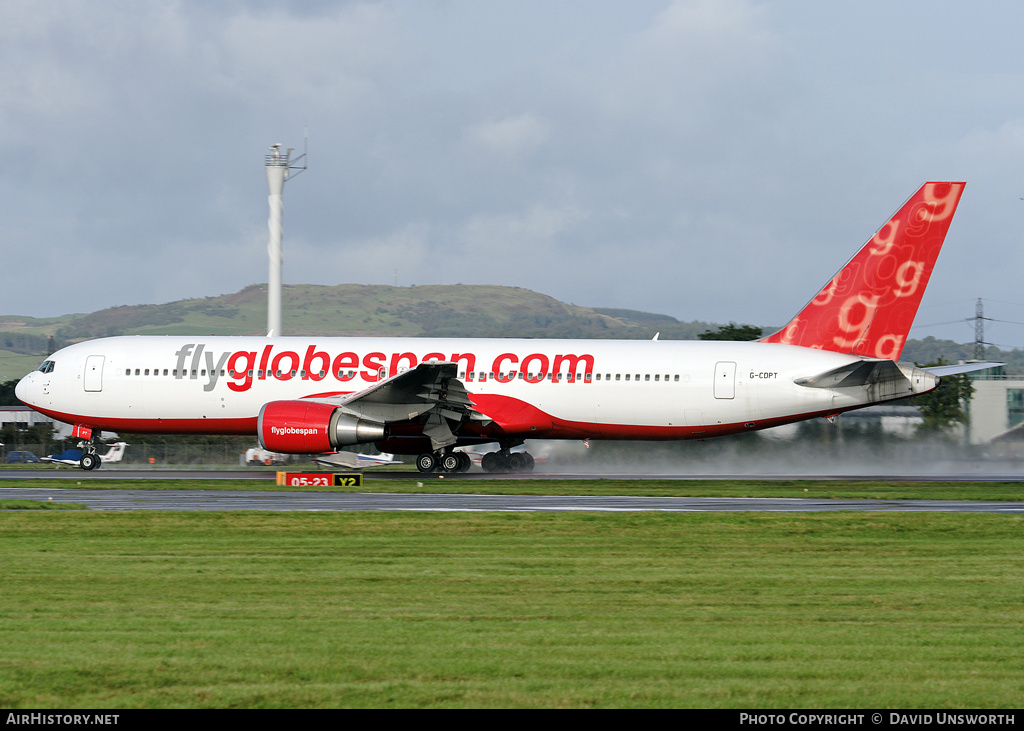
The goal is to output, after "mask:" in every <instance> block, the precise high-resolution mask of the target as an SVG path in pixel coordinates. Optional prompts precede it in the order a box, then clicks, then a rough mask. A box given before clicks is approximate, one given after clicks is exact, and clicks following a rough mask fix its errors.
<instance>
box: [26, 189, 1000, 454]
mask: <svg viewBox="0 0 1024 731" xmlns="http://www.w3.org/2000/svg"><path fill="white" fill-rule="evenodd" d="M963 189H964V184H963V183H927V184H925V185H923V186H922V187H921V188H920V189H919V190H918V191H917V192H916V193H915V194H914V195H913V196H912V197H911V198H910V199H909V200H908V201H907V202H906V203H905V204H904V205H903V206H902V207H901V208H900V209H899V211H897V212H896V214H895V215H893V217H892V218H890V219H889V220H888V221H887V222H886V223H885V225H883V226H882V227H881V228H880V229H879V230H878V232H877V233H876V234H875V235H874V236H873V237H872V238H871V239H870V240H869V241H868V242H867V243H866V244H865V245H864V246H863V247H862V248H861V249H860V251H859V252H858V253H857V254H855V255H854V257H853V258H852V259H850V261H849V262H847V264H846V265H845V266H844V267H843V268H842V269H841V270H840V271H839V273H838V274H836V275H835V276H834V277H833V278H831V279H829V280H828V282H826V284H825V285H824V286H823V287H822V288H821V290H820V291H819V292H818V293H817V294H816V295H815V296H814V298H813V299H811V301H810V302H809V303H808V304H807V305H806V306H805V307H804V308H803V309H802V310H801V311H800V312H799V313H798V314H797V315H796V317H794V318H793V319H792V320H791V321H790V322H789V323H788V324H787V325H786V326H785V327H784V328H782V329H781V330H779V331H778V332H776V333H774V334H772V335H769V336H767V337H765V338H762V339H761V340H760V341H757V342H716V341H669V340H657V339H655V340H628V341H623V340H618V341H616V340H516V339H456V338H446V339H436V338H301V337H288V338H262V337H210V338H201V337H195V336H189V337H118V338H104V339H99V340H92V341H88V342H83V343H78V344H75V345H71V346H69V347H67V348H64V349H62V350H60V351H58V352H56V353H54V354H53V355H52V356H50V357H49V358H47V360H46V361H45V362H44V363H43V364H42V365H41V366H40V367H39V369H38V370H36V371H34V372H32V373H30V374H28V375H27V376H25V377H24V378H23V379H22V380H21V381H20V382H19V383H18V386H17V389H16V394H17V396H18V398H19V399H21V401H23V402H24V403H26V404H28V405H29V406H31V407H33V408H34V409H36V410H37V411H40V412H42V413H44V414H46V415H47V416H50V417H53V418H55V419H58V420H60V421H64V422H67V423H69V424H73V425H74V427H75V429H74V434H75V435H77V436H79V437H81V438H83V439H86V440H88V439H90V438H91V436H92V433H93V432H94V431H98V430H101V429H102V430H110V431H117V432H122V433H123V432H151V433H167V434H172V433H173V434H183V433H185V434H256V435H258V436H259V440H260V444H261V445H262V446H263V447H264V448H265V449H268V450H271V451H275V452H281V453H286V454H324V453H328V452H334V451H335V450H337V449H338V448H340V447H344V446H349V445H355V444H364V443H375V444H376V445H377V448H378V449H380V450H381V451H383V452H388V453H393V454H415V455H418V456H417V458H416V464H417V467H418V468H419V469H420V470H421V471H433V470H437V469H443V470H447V471H456V470H460V469H463V468H464V467H465V464H466V458H464V457H459V456H458V455H459V454H460V452H456V451H455V448H456V447H459V446H468V445H477V444H485V443H488V442H497V444H498V449H497V450H496V451H494V452H491V453H490V454H491V455H493V456H492V457H490V458H489V459H488V464H486V465H485V468H490V469H492V470H502V471H505V470H510V471H519V470H524V469H530V467H531V466H532V464H533V460H531V459H530V455H529V454H528V453H523V452H516V451H513V450H514V448H515V447H517V446H519V445H521V444H523V443H524V442H526V441H527V440H532V439H574V440H576V439H579V440H585V439H641V440H653V439H658V440H676V439H706V438H708V437H715V436H723V435H726V434H737V433H744V432H750V431H756V430H758V429H765V428H767V427H773V426H778V425H780V424H788V423H792V422H795V421H800V420H803V419H812V418H815V417H821V416H825V417H831V416H834V415H837V414H840V413H842V412H844V411H849V410H851V409H859V408H862V407H864V406H870V405H872V404H877V403H881V402H885V401H890V400H894V399H899V398H905V397H908V396H913V395H915V394H921V393H925V392H926V391H930V390H932V389H934V388H935V387H936V386H937V385H938V382H939V379H938V375H944V374H945V373H949V372H954V371H951V370H950V369H949V368H948V367H947V368H946V369H945V370H943V371H941V372H940V371H939V370H938V369H923V368H916V367H914V366H913V365H908V364H902V363H897V361H898V359H899V356H900V353H901V352H902V350H903V345H904V343H905V341H906V338H907V335H908V333H909V331H910V326H911V324H912V323H913V321H914V316H915V314H916V312H917V308H918V305H919V304H920V302H921V297H922V295H923V294H924V291H925V286H926V285H927V284H928V279H929V277H930V276H931V272H932V268H933V266H934V264H935V260H936V258H937V257H938V254H939V250H940V249H941V247H942V243H943V241H944V239H945V237H946V233H947V231H948V229H949V225H950V223H951V221H952V219H953V214H954V212H955V211H956V207H957V204H958V202H959V200H960V196H961V194H962V193H963ZM723 292H725V293H728V283H727V282H723ZM987 365H991V364H985V365H981V366H977V367H987ZM971 369H972V367H969V366H968V367H961V370H971ZM88 449H91V448H87V453H88V454H93V452H92V451H88ZM83 460H84V457H83Z"/></svg>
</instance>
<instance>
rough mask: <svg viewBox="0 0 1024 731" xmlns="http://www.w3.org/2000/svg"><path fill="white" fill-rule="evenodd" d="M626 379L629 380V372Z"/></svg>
mask: <svg viewBox="0 0 1024 731" xmlns="http://www.w3.org/2000/svg"><path fill="white" fill-rule="evenodd" d="M626 380H627V381H628V380H629V374H628V373H627V374H626Z"/></svg>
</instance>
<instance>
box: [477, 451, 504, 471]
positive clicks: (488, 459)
mask: <svg viewBox="0 0 1024 731" xmlns="http://www.w3.org/2000/svg"><path fill="white" fill-rule="evenodd" d="M503 462H504V460H502V458H501V455H499V454H498V453H497V452H488V453H487V454H485V455H484V456H483V458H482V459H481V460H480V466H481V467H482V468H483V470H484V472H499V471H500V470H501V468H502V467H503V466H504V465H503Z"/></svg>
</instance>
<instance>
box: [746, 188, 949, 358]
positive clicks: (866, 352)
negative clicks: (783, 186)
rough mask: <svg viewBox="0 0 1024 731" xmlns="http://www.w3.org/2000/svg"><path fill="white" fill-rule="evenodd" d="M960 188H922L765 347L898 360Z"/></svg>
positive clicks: (767, 340) (770, 338)
mask: <svg viewBox="0 0 1024 731" xmlns="http://www.w3.org/2000/svg"><path fill="white" fill-rule="evenodd" d="M963 191H964V183H925V184H924V185H923V186H921V189H920V190H918V191H917V193H915V194H914V196H913V197H911V198H910V200H908V201H907V202H906V203H905V204H903V207H902V208H900V210H899V211H897V213H896V215H894V216H893V217H892V218H890V219H889V221H888V223H886V224H885V225H884V226H882V228H880V229H879V230H878V233H876V234H875V235H874V237H873V238H872V239H871V240H870V241H868V242H867V243H866V244H865V245H864V248H862V249H861V250H860V251H859V252H857V254H856V256H854V257H853V258H852V259H850V261H849V262H847V264H846V266H844V267H843V268H842V270H840V272H839V273H838V274H836V276H835V277H833V278H832V280H831V281H830V282H829V283H828V284H827V285H825V287H824V288H822V290H821V291H820V292H818V295H817V296H816V297H815V298H814V299H812V300H811V301H810V302H809V303H807V306H806V307H804V308H803V310H801V311H800V314H798V315H797V316H796V317H794V318H793V319H792V320H791V321H790V323H789V324H788V325H786V327H784V328H782V329H781V330H779V331H778V332H777V333H774V334H772V335H769V336H768V337H766V338H762V340H761V342H763V343H787V344H790V345H802V346H804V347H805V348H819V349H821V350H833V351H836V352H840V353H851V354H854V355H862V356H865V357H869V358H885V359H887V360H898V359H899V357H900V353H902V352H903V345H904V343H906V340H907V334H908V333H909V332H910V326H911V325H912V324H913V323H914V316H915V315H916V314H917V308H918V305H920V304H921V297H922V295H924V289H925V287H926V286H927V285H928V279H929V277H931V273H932V268H933V267H934V266H935V260H936V258H938V256H939V250H940V249H941V248H942V242H943V241H944V240H945V238H946V232H947V231H948V230H949V224H950V222H951V221H952V220H953V213H954V212H955V211H956V206H957V203H958V202H959V201H960V195H961V194H962V193H963Z"/></svg>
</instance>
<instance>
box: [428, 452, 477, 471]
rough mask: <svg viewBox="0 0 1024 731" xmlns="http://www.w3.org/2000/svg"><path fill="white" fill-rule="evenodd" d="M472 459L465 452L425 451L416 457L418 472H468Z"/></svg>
mask: <svg viewBox="0 0 1024 731" xmlns="http://www.w3.org/2000/svg"><path fill="white" fill-rule="evenodd" d="M472 466H473V460H471V459H470V458H469V455H468V454H466V453H465V452H426V453H425V454H421V455H420V456H419V457H417V458H416V469H418V470H419V471H420V472H469V468H470V467H472Z"/></svg>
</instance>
